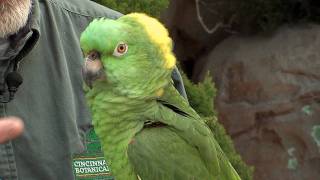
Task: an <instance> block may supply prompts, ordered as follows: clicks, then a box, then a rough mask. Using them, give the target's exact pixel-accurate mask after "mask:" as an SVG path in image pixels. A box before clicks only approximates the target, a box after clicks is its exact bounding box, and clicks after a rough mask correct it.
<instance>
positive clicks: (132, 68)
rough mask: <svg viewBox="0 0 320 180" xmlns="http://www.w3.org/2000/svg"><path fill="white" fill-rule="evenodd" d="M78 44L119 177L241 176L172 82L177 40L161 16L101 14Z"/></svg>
mask: <svg viewBox="0 0 320 180" xmlns="http://www.w3.org/2000/svg"><path fill="white" fill-rule="evenodd" d="M80 44H81V48H82V51H83V53H84V56H85V63H84V67H83V74H84V80H85V82H86V83H87V84H88V86H89V87H91V88H92V89H91V90H90V91H88V92H87V93H86V97H87V101H88V104H89V107H90V109H91V113H92V118H93V124H94V128H95V130H96V132H97V135H98V136H99V138H100V139H101V143H102V147H103V150H104V155H105V157H106V160H107V162H108V163H109V164H110V167H111V172H113V173H114V176H115V178H116V179H117V180H131V179H132V180H136V179H137V177H138V175H139V176H140V177H141V179H142V180H149V179H150V180H180V179H181V180H186V179H199V180H239V179H240V178H239V176H238V174H237V173H236V172H235V170H234V169H233V167H232V166H231V165H230V163H229V161H228V159H227V158H226V157H225V155H224V153H223V152H222V150H221V148H220V147H219V144H218V143H217V142H216V141H215V139H214V136H213V134H212V133H211V131H210V129H209V128H208V127H207V125H206V124H205V123H204V121H203V120H202V119H201V118H200V116H199V115H198V114H197V113H196V112H195V111H194V110H193V109H192V108H191V107H190V106H189V104H188V102H187V101H186V100H185V99H184V98H183V97H182V96H180V95H179V93H178V92H177V91H176V89H175V88H174V86H173V84H172V80H171V73H172V70H173V69H174V67H175V62H176V59H175V57H174V55H173V53H172V40H171V39H170V37H169V34H168V31H167V30H166V28H165V27H164V26H163V25H162V24H161V23H160V22H159V21H158V20H156V19H154V18H151V17H149V16H147V15H145V14H140V13H133V14H128V15H125V16H122V17H121V18H119V19H117V20H110V19H105V18H101V19H97V20H94V21H93V22H91V23H90V24H89V26H88V27H87V28H86V29H85V31H84V32H83V33H82V35H81V38H80Z"/></svg>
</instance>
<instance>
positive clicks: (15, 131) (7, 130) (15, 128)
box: [0, 117, 24, 143]
mask: <svg viewBox="0 0 320 180" xmlns="http://www.w3.org/2000/svg"><path fill="white" fill-rule="evenodd" d="M23 127H24V125H23V122H22V120H21V119H19V118H17V117H4V118H0V143H5V142H6V141H9V140H11V139H14V138H16V137H17V136H19V135H20V134H21V133H22V132H23Z"/></svg>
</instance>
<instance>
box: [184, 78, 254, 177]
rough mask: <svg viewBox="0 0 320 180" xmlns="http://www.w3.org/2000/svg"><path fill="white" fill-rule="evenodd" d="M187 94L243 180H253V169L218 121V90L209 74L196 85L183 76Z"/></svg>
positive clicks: (191, 103)
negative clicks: (216, 99)
mask: <svg viewBox="0 0 320 180" xmlns="http://www.w3.org/2000/svg"><path fill="white" fill-rule="evenodd" d="M183 81H184V83H185V88H186V92H187V95H188V99H189V103H190V105H191V106H192V107H193V108H194V109H195V110H196V111H197V112H198V113H199V114H200V115H201V116H202V117H204V119H205V120H206V123H207V125H208V126H209V127H210V129H211V131H212V132H213V134H214V136H215V138H216V140H217V141H218V143H219V144H220V147H221V149H222V150H223V152H224V153H225V154H226V156H227V157H228V158H229V161H230V163H231V164H232V166H233V167H234V168H235V169H236V171H237V172H238V174H239V176H240V177H241V179H242V180H252V174H253V167H249V166H248V165H246V164H245V163H244V162H243V161H242V159H241V156H240V155H239V154H238V153H237V152H236V151H235V149H234V146H233V143H232V140H231V138H230V136H228V135H227V134H226V131H225V129H224V128H223V126H222V125H221V124H220V123H219V122H218V121H217V113H216V112H215V110H214V104H213V100H214V97H215V95H216V89H215V87H214V84H213V82H212V78H211V77H210V76H209V74H208V75H207V76H206V78H205V79H204V81H203V82H201V83H198V84H194V83H192V82H191V81H190V80H189V79H188V78H187V77H186V75H184V74H183Z"/></svg>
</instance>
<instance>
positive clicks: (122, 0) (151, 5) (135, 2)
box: [93, 0, 169, 17]
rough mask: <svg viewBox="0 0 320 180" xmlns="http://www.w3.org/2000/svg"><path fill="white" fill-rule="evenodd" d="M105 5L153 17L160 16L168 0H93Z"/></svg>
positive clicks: (124, 11)
mask: <svg viewBox="0 0 320 180" xmlns="http://www.w3.org/2000/svg"><path fill="white" fill-rule="evenodd" d="M93 1H95V2H97V3H99V4H102V5H104V6H106V7H109V8H111V9H114V10H116V11H119V12H121V13H123V14H128V13H130V12H144V13H146V14H148V15H151V16H154V17H160V13H161V11H162V10H163V9H165V8H166V7H167V6H168V4H169V0H93Z"/></svg>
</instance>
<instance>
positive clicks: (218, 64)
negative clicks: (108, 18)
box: [95, 0, 320, 180]
mask: <svg viewBox="0 0 320 180" xmlns="http://www.w3.org/2000/svg"><path fill="white" fill-rule="evenodd" d="M95 1H96V2H97V3H100V4H102V5H104V6H107V7H109V8H111V9H114V10H117V11H120V12H121V13H124V14H126V13H129V12H145V13H147V14H149V15H151V16H154V17H156V18H158V19H159V20H160V21H161V22H163V23H164V24H165V26H166V27H167V28H168V30H169V32H170V36H171V37H172V39H173V40H174V52H175V54H176V56H177V59H178V61H179V68H180V70H181V71H183V73H184V81H185V85H186V89H187V94H188V98H189V101H190V104H191V105H192V106H193V107H194V108H195V109H196V110H197V111H198V112H199V113H200V114H201V115H202V116H203V117H206V119H207V123H208V125H209V126H210V127H211V129H212V130H213V131H214V133H215V136H216V138H217V139H218V141H219V143H220V145H221V146H222V148H223V149H224V151H225V152H226V154H227V155H228V157H229V159H231V161H232V164H233V165H234V166H235V168H236V169H237V171H238V172H239V174H240V175H241V177H242V178H243V179H244V180H249V179H255V180H319V179H320V51H319V49H320V26H319V23H320V1H318V0H267V1H266V0H242V1H239V0H95ZM208 72H209V75H208ZM217 120H218V122H219V123H220V124H222V125H223V127H224V128H225V130H226V131H225V130H224V128H222V126H221V125H220V124H218V123H217ZM226 133H227V134H228V135H229V136H227V135H226ZM230 137H231V139H232V141H233V143H232V141H231V140H230ZM239 155H240V156H239Z"/></svg>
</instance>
